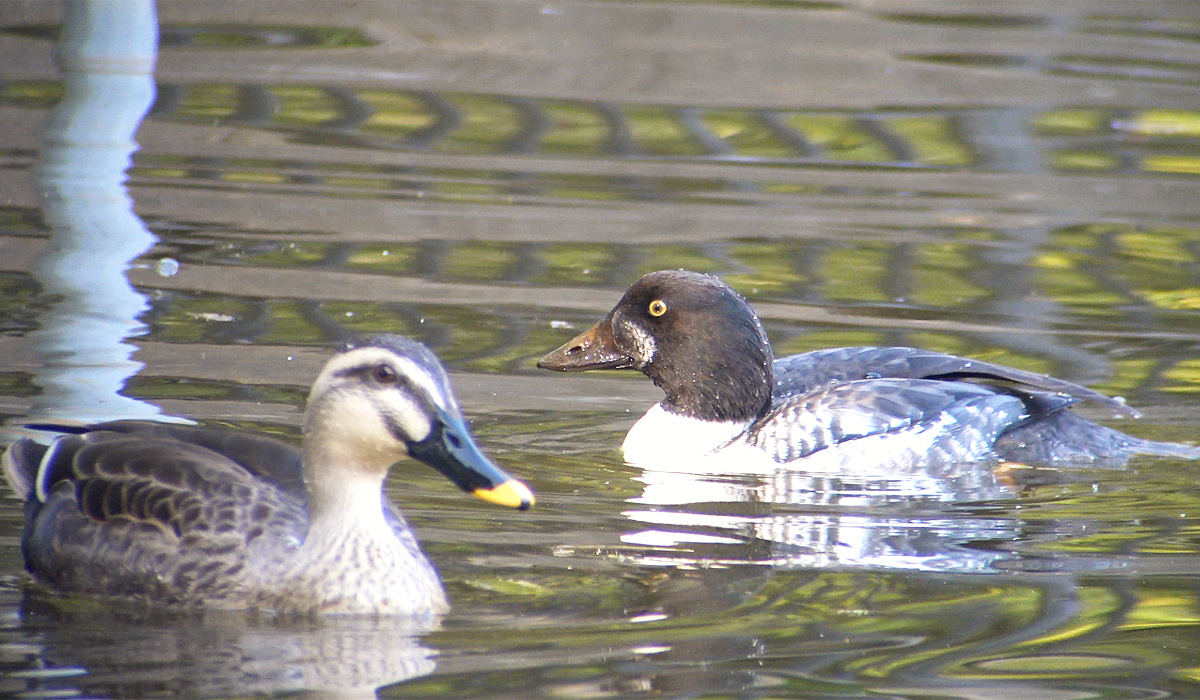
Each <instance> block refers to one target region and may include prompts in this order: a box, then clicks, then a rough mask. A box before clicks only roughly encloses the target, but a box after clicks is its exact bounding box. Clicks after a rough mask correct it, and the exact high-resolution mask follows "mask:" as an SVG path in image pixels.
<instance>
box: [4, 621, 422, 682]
mask: <svg viewBox="0 0 1200 700" xmlns="http://www.w3.org/2000/svg"><path fill="white" fill-rule="evenodd" d="M22 620H23V624H24V626H25V627H26V629H27V630H28V631H29V632H30V633H34V634H37V635H38V636H39V637H40V640H41V644H42V645H44V648H45V651H44V652H43V653H42V655H41V659H42V662H43V663H44V664H46V666H47V668H45V669H31V670H27V671H22V672H17V673H15V674H13V675H12V676H11V677H10V686H9V688H8V690H9V691H10V692H11V691H12V690H15V687H14V685H12V684H13V683H16V682H20V683H23V684H24V685H25V693H26V694H27V695H29V696H34V695H37V696H43V697H44V696H48V695H53V694H55V692H56V691H57V690H58V689H60V688H64V689H65V688H78V689H80V690H82V691H83V692H86V693H92V694H99V695H121V694H125V693H128V692H130V691H131V690H132V691H133V692H136V693H138V694H140V695H142V696H143V697H164V696H191V697H214V696H228V695H243V694H265V693H283V692H295V691H300V690H317V691H323V692H325V693H331V694H334V695H336V696H337V697H348V698H349V697H364V698H374V697H375V689H376V688H377V687H379V686H381V685H385V684H388V683H397V682H399V681H402V680H406V679H409V678H413V677H416V676H422V675H425V674H427V673H429V672H430V671H432V670H433V668H434V660H433V658H432V657H433V652H432V651H431V650H429V649H427V648H425V647H423V646H422V645H421V644H420V643H419V642H418V641H417V637H418V635H421V634H427V633H428V632H429V631H430V630H431V627H430V626H429V624H428V623H420V622H419V621H414V620H412V619H410V618H405V617H394V616H384V617H380V618H373V617H362V616H340V617H339V616H335V617H331V618H329V619H323V620H292V621H285V620H277V621H270V620H265V621H264V620H258V621H253V620H247V619H245V618H243V617H239V616H237V615H235V614H229V613H212V614H207V615H203V616H202V615H200V614H198V613H190V614H189V613H168V612H154V611H147V610H142V609H137V608H131V609H121V608H120V607H116V608H112V606H98V605H96V604H88V603H75V604H71V603H66V602H64V601H60V600H55V599H38V598H36V597H32V598H29V599H27V601H26V605H25V607H23V609H22Z"/></svg>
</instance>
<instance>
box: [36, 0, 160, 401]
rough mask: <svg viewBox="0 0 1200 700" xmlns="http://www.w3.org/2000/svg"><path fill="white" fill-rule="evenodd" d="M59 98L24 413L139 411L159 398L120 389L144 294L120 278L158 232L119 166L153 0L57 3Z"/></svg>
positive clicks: (137, 100)
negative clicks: (138, 208) (30, 395)
mask: <svg viewBox="0 0 1200 700" xmlns="http://www.w3.org/2000/svg"><path fill="white" fill-rule="evenodd" d="M64 8H65V17H64V26H63V33H62V36H61V38H60V40H59V42H58V45H57V59H58V64H59V67H60V68H61V69H62V71H63V73H64V82H65V91H64V95H63V100H62V102H61V103H59V105H58V106H57V107H55V109H54V110H53V111H52V112H51V114H50V118H49V122H48V124H47V127H46V132H45V147H44V148H43V150H42V155H41V160H40V162H39V164H38V170H37V181H38V184H39V186H40V188H41V193H42V198H43V215H44V218H45V222H46V225H47V226H49V228H50V230H51V234H50V243H49V245H48V246H47V248H46V251H45V253H44V254H43V255H42V256H41V257H40V258H39V259H38V260H37V262H36V264H35V267H34V270H33V275H34V277H35V278H36V279H37V281H38V282H39V283H41V285H42V288H43V290H44V292H45V293H46V294H49V295H53V297H55V298H56V303H55V304H54V305H53V307H52V308H51V309H50V310H49V311H48V312H47V313H45V314H44V315H43V316H42V317H41V318H40V322H41V327H40V329H39V330H37V331H35V332H34V333H31V334H30V337H31V338H32V339H33V341H34V344H35V347H36V352H37V353H38V357H39V358H40V359H41V360H42V361H43V363H44V364H43V366H42V367H41V368H40V369H39V370H38V371H37V373H36V376H35V379H34V381H35V383H36V384H37V385H38V386H39V387H40V388H41V395H40V396H38V397H37V398H36V399H35V400H34V403H33V407H32V410H31V412H30V416H29V418H28V420H30V421H33V422H36V421H38V420H46V419H59V420H64V419H66V420H79V421H96V420H105V419H111V418H139V417H142V418H144V417H149V416H154V415H157V414H158V413H159V409H158V407H157V406H154V405H152V404H149V403H146V402H143V401H138V400H135V399H131V398H128V397H125V396H122V395H121V394H120V392H121V390H122V389H123V388H124V386H125V382H126V380H128V378H129V377H131V376H133V375H134V374H135V373H136V372H137V371H138V370H140V369H141V368H142V364H141V363H139V362H136V361H134V360H133V359H132V355H133V352H134V351H135V349H136V348H135V347H134V346H133V345H131V344H129V343H126V342H125V340H126V339H127V338H129V337H131V336H135V335H139V334H142V333H144V332H145V327H144V326H143V325H142V323H141V322H140V321H139V320H138V317H139V316H140V315H141V314H142V313H143V312H144V311H145V310H146V308H147V303H146V299H145V298H144V297H143V296H142V295H141V294H140V293H139V292H137V291H136V290H135V289H134V288H133V287H132V286H131V285H130V284H129V280H128V278H127V277H126V270H127V269H128V267H129V264H130V263H131V262H132V261H133V260H134V259H135V258H137V257H138V256H139V255H141V254H143V253H144V252H146V251H147V250H148V249H149V248H150V247H152V246H153V245H154V244H155V243H156V241H157V239H156V238H155V236H154V235H153V234H152V233H150V231H148V230H147V229H146V226H145V224H143V223H142V221H141V219H139V218H138V217H137V215H135V214H134V213H133V200H132V199H131V198H130V197H129V193H128V192H127V190H126V188H125V181H126V175H125V172H126V170H127V169H128V167H129V165H130V163H131V155H132V153H133V152H134V150H135V149H136V148H137V144H136V142H135V141H134V140H133V137H134V134H135V133H136V131H137V129H138V126H139V125H140V124H141V121H142V119H143V118H144V117H145V115H146V112H147V111H148V110H149V109H150V106H151V104H152V103H153V101H154V75H153V73H154V66H155V60H156V57H157V48H158V24H157V18H156V14H155V6H154V2H153V1H152V0H120V1H119V2H116V1H113V0H101V1H84V0H76V1H71V2H66V3H64Z"/></svg>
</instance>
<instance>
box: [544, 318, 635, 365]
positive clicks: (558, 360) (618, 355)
mask: <svg viewBox="0 0 1200 700" xmlns="http://www.w3.org/2000/svg"><path fill="white" fill-rule="evenodd" d="M537 366H538V367H541V368H542V369H552V370H554V371H556V372H582V371H583V370H585V369H631V368H633V367H634V363H633V358H631V357H630V356H628V355H626V354H625V353H623V352H621V351H620V350H619V349H618V348H617V342H616V341H615V340H614V339H613V331H612V317H608V318H605V319H604V320H603V321H601V322H600V323H597V324H596V325H594V326H592V327H591V328H590V329H589V330H586V331H584V332H583V333H580V334H579V335H577V336H575V337H574V338H572V339H571V340H569V341H567V342H566V343H564V344H563V346H562V347H560V348H558V349H557V350H554V351H553V352H549V353H547V354H546V356H545V357H543V358H542V359H540V360H538V364H537Z"/></svg>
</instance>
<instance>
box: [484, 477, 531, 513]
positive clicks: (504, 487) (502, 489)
mask: <svg viewBox="0 0 1200 700" xmlns="http://www.w3.org/2000/svg"><path fill="white" fill-rule="evenodd" d="M471 493H473V494H475V496H476V497H477V498H482V499H483V500H485V501H487V502H488V503H496V504H499V505H502V506H508V507H509V508H516V509H517V510H529V507H530V506H532V505H533V503H534V498H533V492H532V491H530V490H529V487H528V486H526V485H525V484H522V483H521V482H519V481H517V480H516V479H509V480H508V481H506V482H504V483H503V484H500V485H499V486H496V487H494V488H490V489H475V490H474V491H472V492H471Z"/></svg>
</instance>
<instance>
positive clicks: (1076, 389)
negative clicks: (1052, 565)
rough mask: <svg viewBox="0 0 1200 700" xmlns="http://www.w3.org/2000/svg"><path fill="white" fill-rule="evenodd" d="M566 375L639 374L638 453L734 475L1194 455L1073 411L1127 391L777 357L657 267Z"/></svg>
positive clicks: (560, 367)
mask: <svg viewBox="0 0 1200 700" xmlns="http://www.w3.org/2000/svg"><path fill="white" fill-rule="evenodd" d="M538 367H540V368H542V369H548V370H554V371H559V372H575V371H584V370H593V369H595V370H616V369H633V370H637V371H639V372H641V373H642V374H644V375H646V376H647V377H649V378H650V379H651V380H652V381H653V382H654V384H655V385H657V386H658V387H659V388H660V389H662V391H663V392H664V394H665V397H664V398H663V400H662V401H660V402H659V403H657V404H655V405H654V406H652V407H651V408H650V409H649V410H648V411H647V412H646V413H645V415H643V416H642V417H641V418H639V419H638V420H637V422H636V423H634V425H633V427H632V428H630V429H629V432H628V433H627V435H626V436H625V440H624V442H623V443H622V451H623V453H624V457H625V460H626V461H627V462H629V463H631V464H645V465H655V466H661V465H663V464H665V463H674V464H682V463H684V461H685V460H694V459H696V458H701V457H714V458H715V457H717V456H721V457H723V459H721V460H719V463H720V464H721V465H723V467H731V469H729V470H731V471H753V470H754V469H755V468H761V469H763V470H768V471H769V470H771V469H775V468H777V467H778V466H779V465H786V466H787V467H788V468H789V469H796V470H806V471H814V472H819V473H824V472H827V473H834V474H849V473H873V474H885V475H886V474H888V473H894V472H896V471H897V470H914V469H916V470H919V469H928V468H934V467H944V466H946V465H953V464H961V463H975V462H979V463H994V464H1000V463H1003V464H1007V465H1013V464H1024V465H1037V466H1054V465H1063V464H1101V463H1105V464H1116V463H1122V464H1123V463H1125V462H1126V461H1127V460H1128V459H1129V458H1130V457H1131V456H1132V455H1135V454H1151V455H1161V456H1166V457H1177V458H1186V459H1197V458H1200V448H1196V447H1192V446H1189V445H1183V444H1177V443H1169V442H1156V441H1152V440H1144V439H1141V438H1137V437H1134V436H1131V435H1127V434H1125V433H1122V432H1119V431H1117V430H1115V429H1112V428H1109V427H1106V426H1103V425H1100V424H1098V423H1096V422H1094V421H1092V420H1090V419H1087V418H1085V417H1083V416H1081V415H1079V414H1078V413H1077V412H1076V411H1075V410H1073V408H1072V407H1073V406H1075V405H1076V404H1079V403H1081V402H1090V403H1092V404H1095V405H1098V406H1099V407H1101V408H1102V409H1105V410H1111V411H1112V412H1113V413H1114V414H1116V415H1125V416H1137V415H1138V412H1137V411H1136V410H1134V409H1133V408H1131V407H1129V406H1128V405H1126V404H1125V402H1124V401H1123V400H1121V399H1118V398H1112V397H1109V396H1107V395H1105V394H1102V393H1100V392H1097V391H1094V390H1092V389H1089V388H1087V387H1084V386H1081V385H1079V384H1075V383H1072V382H1069V381H1064V380H1061V379H1056V378H1054V377H1051V376H1049V375H1045V374H1038V373H1034V372H1029V371H1025V370H1021V369H1017V368H1013V367H1006V366H1003V365H999V364H994V363H991V362H986V361H983V360H978V359H970V358H964V357H958V356H955V355H949V354H945V353H941V352H934V351H929V350H922V349H918V348H910V347H843V348H831V349H822V350H815V351H812V352H807V353H803V354H798V355H792V356H789V357H783V358H778V359H776V358H775V357H774V356H773V354H772V351H771V345H770V343H769V342H768V339H767V335H766V332H765V330H764V329H763V325H762V323H761V322H760V321H759V319H758V316H757V314H756V313H755V312H754V309H753V308H752V307H751V305H750V304H749V303H748V302H747V301H746V299H744V298H743V297H742V296H740V295H739V294H738V293H737V292H735V291H734V290H733V289H731V288H730V287H729V286H728V285H727V284H725V283H724V282H722V281H721V280H720V279H718V278H716V277H713V276H710V275H706V274H701V273H697V272H691V271H688V270H660V271H657V272H651V273H649V274H647V275H645V276H643V277H641V278H640V279H638V280H637V281H636V282H634V283H633V284H632V285H631V286H630V287H629V289H628V290H627V291H626V292H625V294H624V296H622V297H621V299H620V301H618V302H617V304H616V306H615V307H613V309H612V311H610V312H609V313H608V315H606V316H605V317H604V318H603V319H601V320H600V321H599V322H597V323H596V324H595V325H594V326H593V327H592V328H590V329H589V330H587V331H584V332H583V333H580V334H579V335H577V336H576V337H574V338H572V339H571V340H569V341H567V342H566V343H565V344H563V345H562V346H561V347H559V348H557V349H555V350H553V351H551V352H549V353H547V354H546V355H545V356H544V357H542V358H541V360H539V361H538Z"/></svg>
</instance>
